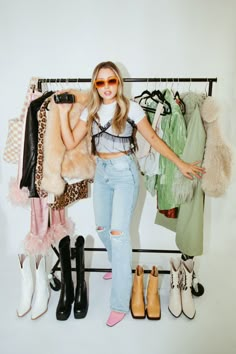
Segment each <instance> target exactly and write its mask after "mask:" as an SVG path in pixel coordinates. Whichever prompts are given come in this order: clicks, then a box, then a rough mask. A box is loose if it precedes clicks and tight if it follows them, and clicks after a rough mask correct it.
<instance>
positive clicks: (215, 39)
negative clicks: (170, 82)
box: [0, 0, 236, 263]
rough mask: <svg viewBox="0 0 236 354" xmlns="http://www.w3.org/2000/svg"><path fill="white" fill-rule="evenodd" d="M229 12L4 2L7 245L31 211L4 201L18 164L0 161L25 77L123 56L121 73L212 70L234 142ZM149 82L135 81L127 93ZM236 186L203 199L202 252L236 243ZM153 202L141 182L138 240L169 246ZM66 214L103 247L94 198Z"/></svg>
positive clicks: (193, 6)
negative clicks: (95, 220)
mask: <svg viewBox="0 0 236 354" xmlns="http://www.w3.org/2000/svg"><path fill="white" fill-rule="evenodd" d="M235 13H236V2H235V1H234V0H226V1H224V2H222V1H214V0H208V1H205V0H200V1H193V0H176V1H175V0H172V1H159V0H146V1H142V0H136V1H127V0H119V1H118V0H117V1H114V0H99V1H96V0H94V1H92V0H90V1H81V0H67V1H56V0H41V1H40V2H39V1H37V2H36V1H33V0H22V1H13V0H8V1H3V0H0V26H1V31H0V39H1V40H0V49H1V56H0V99H1V139H0V148H1V172H0V188H1V190H0V198H1V206H0V208H1V210H0V212H1V219H0V220H1V237H3V238H4V240H5V242H4V244H5V250H4V252H7V253H16V252H18V250H19V249H20V244H21V241H22V240H23V239H24V237H25V235H26V233H27V232H28V230H29V222H30V210H29V209H24V208H19V207H14V206H12V205H11V204H10V202H9V201H8V198H7V194H8V181H9V179H10V177H11V176H16V166H15V165H9V164H6V163H5V162H4V161H2V151H3V147H4V144H5V139H6V134H7V125H8V119H10V118H12V117H15V116H17V115H18V114H19V113H20V111H21V108H22V105H23V102H24V98H25V93H26V88H27V85H28V81H29V79H30V78H31V77H32V76H39V77H55V78H56V77H90V76H91V73H92V70H93V68H94V67H95V65H96V64H97V63H99V62H100V61H103V60H112V61H114V62H116V63H119V64H120V65H121V67H122V70H123V73H124V76H126V77H127V76H130V77H199V76H200V77H217V78H218V83H217V84H216V85H215V86H214V90H213V94H214V95H215V96H217V97H218V98H219V99H220V100H221V101H222V103H223V108H224V109H223V111H224V115H223V117H222V122H221V123H222V128H223V130H224V133H225V136H226V138H227V140H228V141H229V142H230V143H232V144H234V141H235V127H236V121H235V107H234V106H235V98H236V90H235V86H234V82H235V79H236V67H235V62H236V42H235V34H236V27H235V24H234V16H235ZM145 87H146V85H145V84H144V85H143V84H133V85H132V92H133V93H135V92H140V91H141V90H143V88H145ZM188 88H189V85H188V84H187V85H184V84H182V85H180V87H179V89H180V91H181V90H186V89H188ZM194 88H195V87H194V85H192V86H191V89H194ZM201 90H203V91H204V90H205V84H203V85H202V86H201ZM235 190H236V185H235V177H234V178H233V181H232V185H231V186H230V188H229V190H228V192H227V193H226V194H225V195H224V196H223V197H221V198H218V199H213V198H207V200H206V210H205V227H204V230H205V254H206V253H209V252H214V250H215V249H221V250H225V251H226V252H227V251H228V250H229V249H230V248H231V249H232V246H233V245H234V246H235V240H234V238H233V229H234V228H235V214H236V208H235V203H236V202H235V197H234V195H235ZM155 207H156V200H155V198H152V197H151V196H150V195H148V194H147V193H146V192H145V190H144V187H143V186H142V188H141V192H140V200H139V208H138V209H137V211H136V214H135V220H134V223H133V226H132V234H133V240H134V247H143V248H170V249H171V248H175V242H174V234H172V233H171V232H169V231H168V230H165V229H163V228H161V227H159V226H157V225H155V224H154V218H155V213H156V212H155ZM68 215H69V216H70V217H71V218H72V219H73V220H74V221H75V222H76V233H80V234H82V235H84V236H87V235H91V236H92V237H90V239H91V240H92V241H91V242H92V243H93V244H94V245H95V246H101V244H100V241H99V240H98V239H97V237H96V235H95V231H94V218H93V212H92V199H91V198H89V199H87V200H83V201H81V202H79V203H76V205H73V206H71V207H69V208H68ZM140 217H141V219H140ZM88 239H89V238H88ZM146 257H148V259H146V262H151V261H152V260H151V258H150V257H151V256H150V255H149V256H146ZM155 257H157V256H155ZM158 262H159V261H158ZM160 263H161V262H160Z"/></svg>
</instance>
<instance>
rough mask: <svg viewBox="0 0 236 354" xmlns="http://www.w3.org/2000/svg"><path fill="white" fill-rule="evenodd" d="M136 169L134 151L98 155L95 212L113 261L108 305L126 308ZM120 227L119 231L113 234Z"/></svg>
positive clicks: (129, 288)
mask: <svg viewBox="0 0 236 354" xmlns="http://www.w3.org/2000/svg"><path fill="white" fill-rule="evenodd" d="M138 189H139V171H138V167H137V163H136V161H135V159H134V157H133V155H124V156H121V157H117V158H113V159H109V160H107V159H101V158H99V157H97V167H96V173H95V178H94V196H93V201H94V212H95V222H96V226H97V232H98V235H99V237H100V239H101V241H102V242H103V244H104V246H105V247H106V249H107V252H108V259H109V260H110V262H111V265H112V289H111V309H112V310H114V311H120V312H128V311H129V301H130V294H131V287H132V247H131V242H130V222H131V217H132V214H133V211H134V207H135V204H136V201H137V196H138ZM112 231H119V232H120V235H112V234H111V232H112Z"/></svg>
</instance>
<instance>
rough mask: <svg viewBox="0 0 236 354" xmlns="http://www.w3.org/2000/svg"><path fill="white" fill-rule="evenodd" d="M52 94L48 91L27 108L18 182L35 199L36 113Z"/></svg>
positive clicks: (36, 195) (36, 194)
mask: <svg viewBox="0 0 236 354" xmlns="http://www.w3.org/2000/svg"><path fill="white" fill-rule="evenodd" d="M53 93H54V92H53V91H50V92H47V93H45V94H43V95H42V96H41V97H39V98H36V100H33V101H32V102H31V103H30V105H29V108H28V111H27V116H26V126H25V141H24V154H23V166H22V178H21V181H20V188H23V187H27V188H28V190H29V197H31V198H33V197H34V198H37V197H38V193H37V190H36V186H35V172H36V163H37V151H38V149H37V148H38V146H37V145H38V119H37V113H38V111H39V109H40V107H41V105H42V104H43V102H44V101H45V99H46V98H48V97H50V96H51V95H52V94H53Z"/></svg>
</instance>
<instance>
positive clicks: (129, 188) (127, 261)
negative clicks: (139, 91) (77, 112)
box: [59, 61, 204, 326]
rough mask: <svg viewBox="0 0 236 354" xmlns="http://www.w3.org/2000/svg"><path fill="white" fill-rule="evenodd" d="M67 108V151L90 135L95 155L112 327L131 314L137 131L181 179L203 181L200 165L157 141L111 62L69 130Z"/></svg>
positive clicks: (96, 74)
mask: <svg viewBox="0 0 236 354" xmlns="http://www.w3.org/2000/svg"><path fill="white" fill-rule="evenodd" d="M71 107H72V105H71V104H60V105H59V109H60V120H61V128H62V129H61V130H62V133H61V134H62V139H63V141H64V144H65V146H66V148H67V149H73V148H74V147H75V146H76V145H77V144H79V143H80V141H81V140H82V139H83V138H84V137H85V136H86V134H87V133H89V134H90V135H91V138H92V149H93V153H94V154H95V155H96V161H97V166H96V173H95V178H94V192H93V201H94V213H95V222H96V225H97V233H98V235H99V237H100V239H101V240H102V242H103V244H104V246H105V247H106V249H107V252H108V258H109V261H110V262H111V265H112V274H111V273H107V274H105V276H104V279H111V278H112V290H111V313H110V316H109V318H108V320H107V322H106V323H107V325H108V326H114V325H115V324H117V323H118V322H120V321H121V320H122V319H123V318H124V317H125V314H126V313H127V312H128V311H129V302H130V294H131V287H132V248H131V243H130V233H129V232H130V231H129V229H130V223H131V217H132V214H133V211H134V207H135V204H136V200H137V196H138V188H139V170H138V166H137V163H136V160H135V158H134V151H135V139H134V132H135V129H136V128H137V129H138V131H139V132H140V133H141V134H142V135H143V137H144V138H145V139H146V140H147V141H148V142H149V144H150V145H151V146H152V147H153V148H154V149H155V150H156V151H158V152H159V153H160V154H162V155H163V156H164V157H166V158H167V159H169V160H170V161H172V162H173V163H174V164H175V165H176V166H177V167H178V169H179V170H180V171H181V173H182V174H183V175H184V176H185V177H187V178H190V179H192V178H193V177H197V178H201V175H202V174H203V173H204V169H203V168H201V167H198V166H197V164H198V163H199V162H194V163H186V162H184V161H182V160H181V159H180V158H179V157H178V156H177V155H176V154H175V153H174V152H173V151H172V150H171V149H170V148H169V147H168V146H167V145H166V144H165V143H164V142H163V141H162V140H161V139H160V138H159V137H158V136H157V134H156V133H155V131H154V130H153V129H152V127H151V125H150V124H149V122H148V120H147V118H146V116H145V113H144V111H143V110H142V108H141V107H140V106H139V105H138V104H137V103H136V102H133V101H130V100H128V99H127V98H126V97H125V96H124V94H123V80H122V77H121V74H120V71H119V69H118V68H117V66H116V65H115V64H114V63H112V62H110V61H108V62H102V63H100V64H98V65H97V66H96V68H95V69H94V71H93V75H92V80H91V90H90V98H89V104H88V106H87V108H86V109H85V110H84V111H83V112H82V115H81V117H80V118H81V119H80V120H79V122H78V124H77V126H76V127H75V128H74V129H73V130H71V129H70V125H69V121H68V113H69V111H70V109H71Z"/></svg>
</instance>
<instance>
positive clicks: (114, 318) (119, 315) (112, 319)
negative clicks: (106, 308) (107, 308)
mask: <svg viewBox="0 0 236 354" xmlns="http://www.w3.org/2000/svg"><path fill="white" fill-rule="evenodd" d="M124 317H125V313H124V312H116V311H111V313H110V316H109V317H108V320H107V323H106V324H107V326H109V327H113V326H115V325H116V324H117V323H118V322H120V321H122V320H123V318H124Z"/></svg>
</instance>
